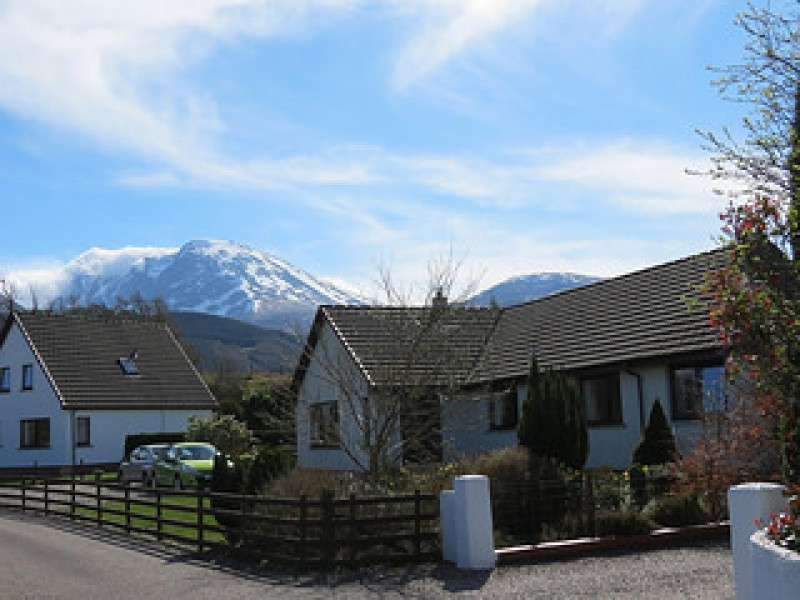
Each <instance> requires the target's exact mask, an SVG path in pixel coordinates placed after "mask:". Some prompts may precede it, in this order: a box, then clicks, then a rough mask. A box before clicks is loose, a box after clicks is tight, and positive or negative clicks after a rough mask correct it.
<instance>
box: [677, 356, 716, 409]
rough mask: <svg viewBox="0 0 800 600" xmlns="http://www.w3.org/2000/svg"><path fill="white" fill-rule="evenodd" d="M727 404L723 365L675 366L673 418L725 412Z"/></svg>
mask: <svg viewBox="0 0 800 600" xmlns="http://www.w3.org/2000/svg"><path fill="white" fill-rule="evenodd" d="M727 408H728V394H727V390H726V385H725V367H724V366H722V365H709V366H705V367H698V366H693V367H676V368H674V369H672V418H673V419H678V420H680V419H697V418H699V417H700V415H701V414H702V413H704V412H706V413H708V412H722V411H725V410H727Z"/></svg>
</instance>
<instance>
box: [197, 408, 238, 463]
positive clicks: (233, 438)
mask: <svg viewBox="0 0 800 600" xmlns="http://www.w3.org/2000/svg"><path fill="white" fill-rule="evenodd" d="M186 440H187V441H189V442H207V443H209V444H212V445H214V446H215V447H216V448H217V450H219V451H220V452H221V453H222V454H225V455H228V456H231V457H238V456H241V455H242V454H244V453H245V452H248V451H249V450H250V449H251V448H252V445H253V434H252V433H251V432H250V431H249V430H248V429H247V427H246V426H245V424H244V423H242V422H240V421H237V420H236V419H235V418H234V417H233V416H232V415H219V416H215V417H211V418H209V419H205V418H202V417H197V416H191V417H189V427H188V428H187V429H186Z"/></svg>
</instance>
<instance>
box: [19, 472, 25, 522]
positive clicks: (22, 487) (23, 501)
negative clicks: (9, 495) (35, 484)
mask: <svg viewBox="0 0 800 600" xmlns="http://www.w3.org/2000/svg"><path fill="white" fill-rule="evenodd" d="M20 486H21V489H22V512H23V513H24V512H25V505H26V502H25V475H23V476H22V479H21V480H20Z"/></svg>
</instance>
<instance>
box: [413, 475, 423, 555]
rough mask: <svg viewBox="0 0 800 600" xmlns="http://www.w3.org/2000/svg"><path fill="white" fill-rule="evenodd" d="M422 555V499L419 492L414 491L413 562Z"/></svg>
mask: <svg viewBox="0 0 800 600" xmlns="http://www.w3.org/2000/svg"><path fill="white" fill-rule="evenodd" d="M421 554H422V499H421V498H420V493H419V490H414V560H419V557H420V555H421Z"/></svg>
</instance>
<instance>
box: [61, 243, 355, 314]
mask: <svg viewBox="0 0 800 600" xmlns="http://www.w3.org/2000/svg"><path fill="white" fill-rule="evenodd" d="M136 293H139V294H141V295H142V296H143V297H144V298H147V299H152V298H155V297H161V298H162V299H163V300H164V301H165V302H166V304H167V307H168V308H169V310H170V311H180V312H201V313H206V314H213V315H220V316H226V317H232V318H236V319H240V320H246V321H250V322H253V323H257V324H260V325H264V326H269V327H274V328H279V329H287V328H289V327H290V324H291V323H292V322H293V321H300V322H307V321H309V320H310V318H311V317H312V316H313V314H314V311H315V310H316V307H317V305H318V304H359V303H361V299H360V298H358V297H357V296H355V295H353V294H351V293H349V292H347V291H344V290H342V289H341V288H339V287H337V286H335V285H333V284H331V283H328V282H324V281H322V280H320V279H318V278H316V277H314V276H313V275H311V274H310V273H308V272H306V271H304V270H302V269H300V268H298V267H295V266H294V265H291V264H290V263H288V262H286V261H283V260H281V259H279V258H277V257H275V256H272V255H270V254H268V253H266V252H261V251H259V250H255V249H253V248H250V247H249V246H245V245H243V244H237V243H234V242H221V241H212V240H195V241H191V242H188V243H187V244H184V245H183V246H182V247H181V248H179V249H177V250H176V249H170V248H123V249H122V250H120V251H109V250H101V249H92V250H89V251H88V252H85V253H84V254H81V255H80V256H78V257H77V258H76V259H75V260H74V261H72V262H71V263H70V264H69V265H68V267H67V273H66V282H65V284H64V285H63V287H62V292H61V293H60V294H59V296H60V297H61V298H62V299H63V300H64V301H65V302H69V300H70V298H72V299H73V300H75V301H77V302H78V303H79V304H81V305H88V304H91V303H101V304H105V305H107V306H114V305H115V304H116V303H117V301H118V299H119V298H130V297H131V296H132V295H133V294H136Z"/></svg>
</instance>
